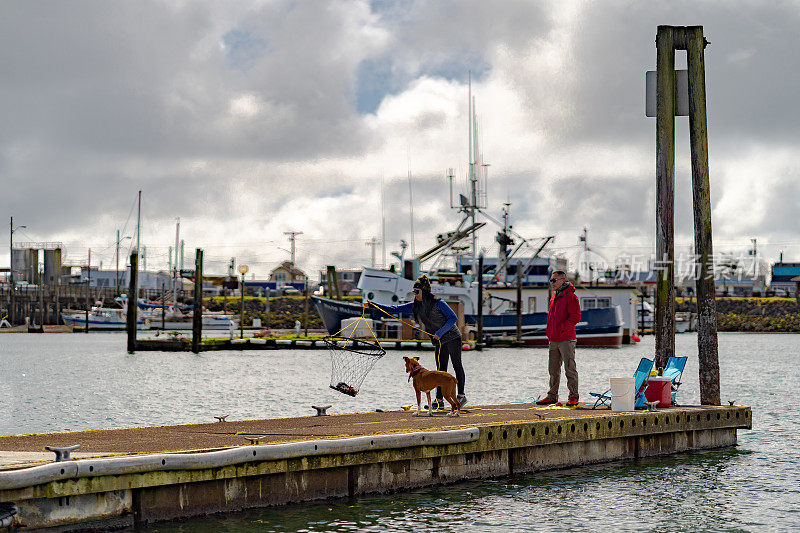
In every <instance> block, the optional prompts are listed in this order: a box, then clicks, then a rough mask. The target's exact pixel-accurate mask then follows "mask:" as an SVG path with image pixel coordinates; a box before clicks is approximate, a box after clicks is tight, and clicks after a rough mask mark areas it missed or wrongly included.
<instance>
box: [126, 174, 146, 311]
mask: <svg viewBox="0 0 800 533" xmlns="http://www.w3.org/2000/svg"><path fill="white" fill-rule="evenodd" d="M141 228H142V190H141V189H139V202H138V207H137V208H136V255H137V261H136V269H137V270H138V269H139V261H138V256H139V250H140V248H139V244H140V239H141V233H142V231H141ZM143 262H144V261H143ZM142 270H144V269H142ZM130 275H131V276H133V279H134V281H135V282H136V284H135V285H134V287H133V294H129V295H128V298H133V301H134V302H138V297H139V276H138V275H135V274H134V273H133V265H131V274H130ZM135 305H138V303H137V304H135ZM134 327H136V326H135V325H134Z"/></svg>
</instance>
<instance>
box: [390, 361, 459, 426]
mask: <svg viewBox="0 0 800 533" xmlns="http://www.w3.org/2000/svg"><path fill="white" fill-rule="evenodd" d="M403 361H405V362H406V372H408V379H409V381H411V379H412V378H413V379H414V392H416V393H417V411H416V412H415V413H414V414H413V415H412V416H419V414H420V413H419V408H420V399H421V396H420V393H421V392H424V393H425V394H427V396H428V416H433V403H432V402H431V391H432V390H433V389H435V388H436V387H441V388H442V396H444V399H445V400H447V402H448V403H449V404H450V412H449V413H447V416H458V414H459V413H460V412H461V406H460V405H459V403H458V399H456V385H457V384H458V381H457V380H456V378H455V376H453V375H452V374H448V373H447V372H442V371H440V370H425V369H424V368H423V367H422V365H421V364H419V357H411V358H409V357H403Z"/></svg>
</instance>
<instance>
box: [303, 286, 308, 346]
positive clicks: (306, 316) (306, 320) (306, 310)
mask: <svg viewBox="0 0 800 533" xmlns="http://www.w3.org/2000/svg"><path fill="white" fill-rule="evenodd" d="M303 321H304V322H305V324H306V337H308V279H306V308H305V311H304V314H303Z"/></svg>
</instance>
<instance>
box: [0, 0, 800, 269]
mask: <svg viewBox="0 0 800 533" xmlns="http://www.w3.org/2000/svg"><path fill="white" fill-rule="evenodd" d="M659 24H674V25H703V26H704V29H705V35H706V37H707V38H708V40H709V41H711V45H710V46H709V47H708V48H707V49H706V56H705V58H706V87H707V93H708V119H709V123H708V131H709V153H710V172H711V194H712V205H713V225H714V239H715V242H714V244H715V251H719V252H722V251H731V252H736V253H738V252H742V251H744V250H746V249H747V248H748V247H749V246H751V243H750V239H751V238H757V239H758V247H759V252H760V253H763V254H764V255H765V257H766V258H767V259H769V260H771V261H774V260H776V259H777V254H778V251H779V250H784V251H785V259H786V260H792V259H793V260H798V261H800V217H798V212H800V181H799V180H798V174H800V159H798V150H797V148H796V147H797V146H798V142H799V141H800V116H799V115H800V111H798V106H797V103H796V99H797V95H798V94H800V54H798V51H800V50H799V49H800V47H798V41H797V28H798V27H800V3H798V2H789V1H785V2H780V1H770V2H756V1H746V2H745V1H729V2H698V1H697V0H691V1H686V2H680V1H678V2H646V1H630V2H623V1H616V2H606V1H604V2H570V1H563V0H559V1H554V2H533V1H503V2H500V1H496V2H495V1H491V2H487V1H486V0H475V1H465V0H457V1H456V0H453V1H396V2H393V1H374V2H368V1H321V0H320V1H313V0H308V1H282V0H277V1H262V2H255V1H254V2H231V1H219V2H204V1H197V0H191V1H170V2H153V1H143V0H136V1H127V2H108V1H96V2H84V1H80V2H76V1H72V2H57V1H49V2H45V1H31V2H28V1H21V0H20V1H7V2H3V3H2V7H0V70H1V71H2V73H3V74H2V79H0V117H2V121H1V122H0V179H1V180H2V194H0V215H4V216H5V219H4V222H3V224H4V225H5V227H6V230H5V235H8V226H7V225H6V224H8V220H9V219H8V217H10V216H13V217H14V222H15V224H19V225H25V226H26V227H25V228H23V229H20V230H18V231H17V232H16V233H15V235H14V240H15V241H61V242H63V243H64V245H65V248H66V254H67V258H68V260H75V261H77V260H78V259H84V258H85V257H86V255H87V249H88V248H91V249H92V257H93V264H97V263H98V262H99V261H101V260H102V261H103V266H104V267H105V268H108V267H112V265H113V262H114V243H115V239H116V231H117V230H120V231H121V232H122V235H123V236H131V235H133V229H134V226H135V217H136V213H135V209H133V208H134V203H135V200H136V193H137V191H138V190H139V189H141V190H142V191H143V193H142V195H143V202H142V232H141V236H142V244H143V245H145V246H147V263H148V267H149V268H159V267H164V266H166V264H167V257H168V247H169V246H170V245H173V244H174V240H175V218H176V217H180V220H181V238H182V239H184V240H185V242H186V257H187V261H189V262H191V261H193V256H194V254H193V250H194V248H196V247H200V248H204V249H205V253H206V270H207V271H211V272H223V271H224V270H225V264H226V263H227V261H228V260H229V258H230V257H236V259H237V263H241V262H244V263H248V264H249V265H250V266H251V272H254V273H255V274H256V276H258V277H262V276H266V274H267V273H268V272H269V270H270V269H271V268H273V267H274V266H276V265H277V264H278V262H280V261H281V260H283V259H287V258H288V252H287V251H286V250H287V249H288V248H289V241H288V238H287V237H286V236H285V235H284V232H285V231H289V230H295V231H302V232H303V235H301V236H299V237H298V240H297V263H298V266H300V267H301V268H304V269H306V270H307V271H308V272H309V273H311V274H312V277H313V278H316V277H317V276H316V271H317V270H318V269H319V268H322V267H324V265H326V264H335V265H337V266H339V267H355V266H361V265H365V264H369V263H370V247H369V246H367V245H366V241H367V240H369V239H370V238H372V237H380V234H381V180H383V182H384V187H385V198H386V201H385V206H386V237H387V238H386V241H387V245H386V248H387V255H388V253H389V252H391V251H392V250H398V249H399V241H400V240H401V239H405V240H406V241H410V240H411V235H410V227H409V226H410V225H409V218H410V217H409V184H408V174H409V172H410V173H411V176H412V180H411V185H412V191H413V197H414V216H415V218H414V229H415V234H414V243H415V248H416V251H417V252H420V251H422V250H424V249H426V248H427V247H429V246H431V245H433V244H434V242H435V236H436V234H437V233H441V232H443V231H446V230H449V229H452V228H454V227H455V226H456V225H457V223H458V220H459V214H458V213H457V212H455V211H453V210H450V209H449V187H448V180H447V178H446V173H447V169H448V168H450V167H452V168H454V169H455V171H456V178H457V179H456V185H457V187H459V188H460V187H462V186H463V184H464V182H465V177H464V176H465V173H466V168H467V131H468V128H467V116H468V111H467V101H468V97H467V95H468V87H467V79H468V73H469V72H470V71H472V77H473V81H472V91H473V94H474V95H475V97H476V103H477V112H478V114H479V126H480V134H481V141H482V150H483V153H484V160H485V162H486V163H488V164H490V167H488V168H489V180H488V202H489V208H488V211H489V213H491V214H492V215H494V216H496V217H497V216H499V215H500V210H501V208H502V203H503V202H506V201H510V202H511V204H512V205H511V218H512V221H513V224H514V228H515V229H516V230H518V231H519V232H520V233H522V234H523V235H525V236H526V237H529V238H536V237H540V236H544V235H555V236H556V240H555V243H554V245H553V247H552V249H551V251H552V252H554V253H563V254H566V255H567V256H569V257H570V258H571V259H574V258H575V257H576V254H577V250H578V235H579V234H580V233H581V232H582V230H583V227H584V226H585V227H587V228H588V230H589V240H590V245H591V246H592V247H594V248H595V249H597V250H598V251H599V252H600V253H601V254H602V255H603V256H604V257H606V258H607V259H609V260H611V261H613V260H614V259H615V258H616V257H617V256H618V255H620V254H648V253H650V252H651V251H652V250H653V247H654V228H655V221H654V219H655V214H654V209H655V208H654V195H655V186H654V183H655V121H654V119H651V118H646V117H645V116H644V98H645V94H644V73H645V71H646V70H652V69H654V66H655V57H656V49H655V43H654V40H655V34H656V27H657V26H658V25H659ZM677 65H678V68H682V67H683V66H685V55H683V53H680V52H679V53H678V58H677ZM676 131H677V139H676V141H677V147H676V189H677V193H676V194H677V197H676V241H677V246H676V250H677V251H678V252H680V251H681V250H684V251H686V252H688V250H689V245H690V244H691V242H692V207H691V188H690V179H691V175H690V160H689V148H688V119H686V118H685V117H679V118H677V119H676ZM456 192H459V191H458V190H457V191H456ZM494 232H495V230H494V229H493V228H489V227H487V229H485V230H483V232H482V233H481V234H480V246H481V247H484V248H486V250H487V253H488V254H489V255H495V254H496V247H495V243H494ZM5 242H6V243H7V241H5ZM129 243H130V240H125V241H124V242H123V250H124V251H125V252H127V249H128V248H127V247H128V245H129ZM377 252H378V254H377V255H378V261H379V262H380V261H381V248H380V247H378V249H377ZM0 264H3V265H7V264H8V249H7V247H6V246H3V247H2V251H0Z"/></svg>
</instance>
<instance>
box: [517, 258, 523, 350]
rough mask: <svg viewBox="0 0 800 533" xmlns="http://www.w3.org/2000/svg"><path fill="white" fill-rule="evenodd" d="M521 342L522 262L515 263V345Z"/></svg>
mask: <svg viewBox="0 0 800 533" xmlns="http://www.w3.org/2000/svg"><path fill="white" fill-rule="evenodd" d="M521 342H522V261H519V260H518V261H517V343H521Z"/></svg>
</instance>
